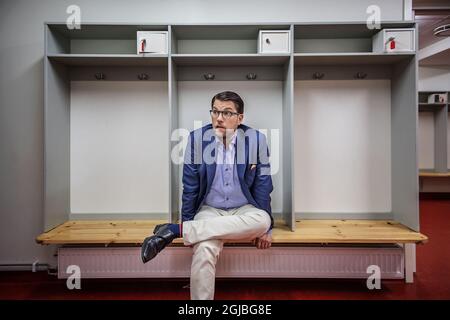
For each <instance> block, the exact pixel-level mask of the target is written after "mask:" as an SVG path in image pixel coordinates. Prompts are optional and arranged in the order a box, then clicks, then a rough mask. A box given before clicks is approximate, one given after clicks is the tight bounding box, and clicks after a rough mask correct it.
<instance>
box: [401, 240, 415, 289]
mask: <svg viewBox="0 0 450 320" xmlns="http://www.w3.org/2000/svg"><path fill="white" fill-rule="evenodd" d="M404 250H405V282H406V283H413V282H414V272H415V271H416V245H415V244H414V243H405V244H404Z"/></svg>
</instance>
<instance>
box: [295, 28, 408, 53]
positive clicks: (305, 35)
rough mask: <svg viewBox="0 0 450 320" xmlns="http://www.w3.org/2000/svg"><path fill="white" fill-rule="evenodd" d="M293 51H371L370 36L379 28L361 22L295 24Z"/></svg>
mask: <svg viewBox="0 0 450 320" xmlns="http://www.w3.org/2000/svg"><path fill="white" fill-rule="evenodd" d="M411 26H413V24H404V23H402V24H398V23H382V24H381V25H380V28H381V29H385V28H402V27H403V28H407V27H411ZM294 30H295V36H294V53H298V54H308V53H314V54H323V53H342V52H345V53H351V52H353V53H372V52H373V50H372V37H373V36H374V35H375V34H376V33H377V32H379V31H380V29H379V28H373V29H371V28H369V27H368V26H367V25H366V24H361V23H333V24H326V23H317V24H314V23H312V24H298V25H295V29H294Z"/></svg>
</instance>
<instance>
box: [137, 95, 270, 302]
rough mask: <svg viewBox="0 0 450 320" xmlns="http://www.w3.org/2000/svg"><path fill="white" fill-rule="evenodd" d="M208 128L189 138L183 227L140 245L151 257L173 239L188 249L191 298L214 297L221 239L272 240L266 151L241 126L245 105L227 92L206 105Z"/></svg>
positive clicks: (159, 230) (166, 227)
mask: <svg viewBox="0 0 450 320" xmlns="http://www.w3.org/2000/svg"><path fill="white" fill-rule="evenodd" d="M210 113H211V122H212V123H211V124H208V125H206V126H204V127H202V128H200V129H197V130H194V131H192V132H191V133H190V135H189V142H188V145H187V148H186V153H185V158H184V159H185V160H184V165H183V197H182V223H181V224H172V223H166V224H160V225H157V226H156V227H155V230H154V231H153V233H154V235H152V236H150V237H148V238H146V239H145V240H144V242H143V244H142V251H141V255H142V261H143V262H144V263H146V262H148V261H149V260H151V259H153V258H154V257H155V256H156V255H157V254H158V253H159V252H160V251H161V250H162V249H164V248H165V247H166V246H167V245H168V244H170V243H171V242H172V241H173V240H174V239H175V238H178V237H183V241H184V244H185V245H187V246H193V258H192V265H191V281H190V289H191V299H193V300H206V299H213V298H214V285H215V272H216V262H217V259H218V257H219V254H220V252H221V251H222V248H223V243H224V241H227V240H229V241H250V240H252V241H253V243H254V244H255V245H256V247H257V248H259V249H266V248H269V247H270V245H271V242H272V235H271V231H272V228H273V218H272V212H271V205H270V202H271V198H270V193H271V192H272V190H273V186H272V178H271V175H270V164H269V150H268V147H267V142H266V137H265V136H264V135H263V134H262V133H260V132H259V131H257V130H255V129H252V128H250V127H248V126H246V125H243V124H241V122H242V120H243V118H244V114H243V113H244V102H243V101H242V99H241V97H240V96H239V95H238V94H236V93H234V92H231V91H225V92H221V93H218V94H216V95H215V96H214V97H213V98H212V101H211V110H210Z"/></svg>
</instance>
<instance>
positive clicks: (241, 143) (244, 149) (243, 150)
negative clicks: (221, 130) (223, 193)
mask: <svg viewBox="0 0 450 320" xmlns="http://www.w3.org/2000/svg"><path fill="white" fill-rule="evenodd" d="M237 130H238V131H237V139H236V145H235V148H236V150H235V157H234V160H235V161H236V164H237V172H238V177H239V180H240V181H241V183H242V181H244V174H245V168H246V166H247V159H248V157H247V155H248V145H247V143H246V141H245V133H244V130H243V129H240V128H238V129H237Z"/></svg>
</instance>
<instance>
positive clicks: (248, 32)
mask: <svg viewBox="0 0 450 320" xmlns="http://www.w3.org/2000/svg"><path fill="white" fill-rule="evenodd" d="M381 27H382V28H415V27H416V26H415V24H414V23H411V22H391V23H382V25H381ZM145 30H148V31H168V36H169V52H168V54H167V55H158V54H156V55H152V54H143V55H137V54H136V32H137V31H145ZM260 30H288V31H290V37H291V45H290V49H291V51H290V52H288V53H279V54H258V53H257V50H258V34H259V31H260ZM378 31H379V30H371V29H368V28H367V26H366V23H365V22H352V23H269V24H220V25H219V24H218V25H210V24H208V25H206V24H203V25H195V24H176V25H175V24H174V25H152V24H145V25H134V24H110V25H105V24H84V25H82V28H81V30H68V29H67V28H66V26H65V24H64V23H60V24H59V23H47V24H46V25H45V37H46V42H45V43H46V51H45V55H46V57H45V63H44V65H45V228H46V229H50V228H53V227H55V226H56V225H58V224H60V223H63V222H64V221H67V220H70V219H76V218H80V217H83V218H87V219H111V218H114V217H121V218H129V219H136V218H142V219H164V220H168V221H177V220H179V217H180V206H181V200H180V197H181V192H182V185H181V179H180V177H181V173H182V165H181V164H179V163H174V162H173V161H170V160H171V157H172V155H171V153H172V151H173V150H174V147H176V146H177V145H178V144H179V143H180V140H179V135H180V133H174V131H175V130H176V129H179V128H183V129H186V130H192V128H193V122H194V121H195V120H201V121H203V124H206V123H205V122H206V121H208V110H209V103H210V100H211V98H212V95H213V94H215V93H217V92H219V91H222V90H221V88H223V90H226V89H228V88H229V89H233V90H236V91H238V92H242V95H243V98H244V100H245V101H246V113H245V114H246V115H248V124H249V125H251V126H252V127H255V128H257V129H259V128H265V129H267V136H268V140H269V141H270V140H271V139H272V141H273V143H274V144H273V145H271V148H273V149H274V150H275V149H276V150H278V151H277V152H275V155H277V157H278V158H277V161H278V162H279V164H278V166H277V172H276V173H275V174H274V176H273V180H274V186H275V190H274V192H273V194H272V199H273V211H274V215H275V216H276V218H280V219H283V220H284V222H285V223H286V225H288V226H289V228H291V229H292V230H293V229H294V228H295V221H296V219H300V218H301V219H309V218H314V219H321V218H328V219H349V218H355V219H378V218H379V219H392V220H396V221H399V222H400V223H402V224H404V225H406V226H407V227H409V228H411V229H414V230H416V231H419V208H418V164H417V148H416V140H417V125H418V110H417V108H416V106H417V103H418V102H417V94H416V92H417V58H416V53H415V52H408V53H374V52H373V51H372V36H373V35H374V34H375V33H376V32H378ZM416 34H417V32H416ZM416 42H417V39H416ZM208 79H209V80H208ZM212 79H213V80H212ZM153 81H154V82H155V83H154V85H148V87H147V85H142V83H146V82H153ZM113 82H121V83H124V86H125V87H126V88H129V92H135V91H136V92H135V93H133V94H132V93H130V97H129V99H130V106H131V107H130V109H129V110H128V111H126V109H125V111H124V109H123V108H121V106H120V105H119V102H117V100H119V99H112V98H111V101H109V100H108V99H109V98H108V93H115V94H117V92H118V89H117V86H116V87H114V85H113V84H112V83H113ZM89 83H92V86H89ZM96 83H102V85H98V87H97V86H96V85H95V84H96ZM133 84H135V85H133ZM96 88H99V89H98V90H104V91H102V92H100V91H96V90H97V89H96ZM339 88H341V89H342V90H344V91H340V89H339ZM355 88H356V89H355ZM358 88H360V90H359V89H358ZM345 90H348V91H349V92H352V94H354V97H355V99H353V98H352V96H351V95H347V94H346V92H347V91H345ZM354 90H356V91H354ZM372 90H379V92H381V93H382V97H377V96H375V98H374V96H373V94H372V95H371V92H378V91H372ZM316 92H318V95H314V93H316ZM363 93H364V94H363ZM123 94H124V95H126V94H128V93H127V91H125V92H124V93H123ZM322 95H323V99H322V98H321V99H318V100H314V97H316V96H317V97H322ZM153 96H155V99H153V98H150V99H149V98H148V97H153ZM311 96H313V98H311ZM118 98H120V96H118ZM297 98H298V99H297ZM350 98H351V99H350ZM379 98H380V99H381V100H378V99H379ZM89 99H92V100H89ZM105 99H106V100H107V101H109V102H108V103H110V105H111V109H112V110H111V112H113V113H114V116H111V118H105V119H104V120H102V117H101V113H100V112H107V111H108V108H107V106H108V103H106V106H104V105H103V107H102V111H100V110H99V108H97V107H98V106H99V105H101V104H102V103H105ZM296 99H297V100H296ZM308 99H309V100H308ZM333 99H334V100H333ZM358 99H359V100H358ZM374 100H376V101H374ZM86 101H97V102H98V105H96V104H95V103H94V102H93V104H92V105H90V106H89V107H88V108H86V106H85V105H84V104H83V103H85V102H86ZM147 101H148V107H149V108H150V110H149V109H148V108H145V106H146V103H147ZM299 101H301V102H302V103H299ZM305 101H306V102H305ZM326 101H336V102H335V105H334V108H330V107H329V106H328V104H327V103H326ZM352 101H353V102H352ZM354 101H360V103H361V108H358V105H356V104H355V103H354ZM377 101H378V102H377ZM380 101H381V102H380ZM366 102H367V103H366ZM155 103H158V104H157V105H155ZM352 103H353V104H354V105H351V104H352ZM377 103H378V104H377ZM142 104H144V108H142V109H141V108H140V106H142ZM160 104H163V105H160ZM372 104H373V105H372ZM346 105H351V106H349V108H350V107H351V108H353V109H345V108H346ZM316 106H317V108H316ZM378 106H380V110H372V109H374V108H375V109H376V108H377V107H378ZM247 107H248V109H247ZM74 109H76V110H74ZM339 109H342V112H346V116H345V117H343V118H342V119H340V117H339V112H338V111H339ZM344 109H345V110H344ZM352 110H354V111H355V112H354V114H355V117H353V116H352ZM89 112H93V113H92V117H91V114H90V113H89ZM133 112H141V113H140V114H139V115H140V116H138V117H133ZM365 112H368V115H369V116H365V115H364V113H365ZM371 112H376V113H375V114H372V113H371ZM377 112H379V113H377ZM327 114H328V115H329V116H327ZM71 115H72V116H71ZM371 115H375V117H371ZM121 117H123V118H122V119H123V121H132V123H136V126H135V128H137V129H136V130H140V131H139V132H136V133H133V132H130V131H133V130H132V129H130V128H131V127H133V126H131V127H126V126H125V127H123V128H122V127H120V126H118V127H117V128H115V127H113V125H117V124H120V121H119V120H120V119H121ZM146 117H148V118H146ZM142 118H144V119H148V120H147V121H148V127H147V126H146V123H147V122H146V121H143V120H142ZM92 119H97V120H95V121H96V122H94V123H91V122H90V121H91V120H92ZM305 119H315V120H317V122H314V124H316V125H315V126H314V127H311V128H310V129H311V130H310V131H308V126H301V128H299V124H301V123H302V121H305ZM361 119H365V120H364V121H365V122H364V125H363V124H361V123H355V122H357V121H360V120H361ZM246 120H247V119H246ZM133 121H134V122H133ZM152 121H153V122H152ZM340 121H342V122H340ZM308 123H309V122H308ZM320 123H323V124H327V126H328V127H325V126H324V127H323V128H322V131H320V130H319V126H320ZM87 124H89V125H88V126H87V127H85V125H87ZM349 124H350V125H351V124H355V131H351V130H349V131H346V132H348V133H349V136H348V138H349V139H348V140H346V138H345V137H343V136H342V137H332V136H330V135H328V136H327V135H326V133H327V130H329V131H328V132H334V131H333V130H338V128H339V126H343V127H347V128H348V125H349ZM71 126H72V128H71ZM379 126H380V127H381V128H386V130H384V131H382V130H379V131H377V128H378V127H379ZM83 128H89V130H91V131H92V132H93V133H94V134H96V135H97V137H96V138H95V139H93V140H92V141H93V143H94V142H95V143H96V145H97V146H98V145H102V148H104V149H101V150H100V151H99V150H98V148H95V147H94V146H93V145H90V146H87V142H89V141H90V139H89V138H88V137H89V133H88V132H86V131H83ZM133 128H134V127H133ZM155 128H156V129H155ZM117 130H119V131H117ZM151 130H156V131H151ZM111 132H113V133H115V134H118V136H122V135H123V136H125V137H128V139H129V140H127V141H122V142H121V143H123V145H125V146H129V148H130V149H129V150H130V152H131V156H130V154H128V156H127V157H126V156H124V158H123V159H122V158H120V157H119V156H118V155H120V152H118V151H117V146H115V145H113V144H112V142H111V141H109V140H108V137H107V136H105V135H107V134H108V133H111ZM117 132H118V133H117ZM148 132H152V133H153V134H154V135H153V136H150V137H149V136H147V134H148ZM321 132H323V133H324V134H325V135H321ZM308 133H310V135H308ZM360 134H362V135H363V136H367V139H369V140H367V141H369V142H370V141H374V143H376V146H374V150H375V151H373V152H375V154H374V153H370V152H371V151H370V149H371V145H370V143H369V144H365V145H363V144H361V145H359V146H358V148H359V149H358V155H357V156H356V153H355V154H353V153H352V152H353V151H352V150H355V149H353V147H352V145H351V144H352V143H353V142H352V143H350V142H351V141H356V140H354V139H355V137H358V136H359V135H360ZM278 138H279V139H278ZM330 138H332V140H329V142H330V143H331V142H333V143H332V144H333V145H330V146H329V147H330V148H331V147H333V148H337V149H333V150H340V149H339V146H340V144H341V143H342V146H341V147H342V148H343V149H341V150H342V154H345V157H344V158H339V155H340V153H339V152H336V153H334V154H330V156H329V157H328V158H323V157H322V158H320V154H321V153H320V152H321V151H320V152H319V151H317V150H316V149H314V146H315V145H316V143H317V146H321V147H323V148H324V149H325V150H326V148H327V141H328V139H330ZM151 139H160V140H163V141H164V144H163V145H161V146H160V145H159V144H157V143H156V142H154V141H153V142H154V143H153V142H149V144H147V140H151ZM277 139H278V140H277ZM334 139H336V140H334ZM340 139H341V140H340ZM277 141H279V142H280V143H279V144H277ZM358 141H359V140H358ZM269 143H270V142H269ZM71 144H72V146H71ZM74 145H75V146H74ZM299 146H302V148H303V147H304V148H305V149H303V150H307V151H308V152H307V153H302V150H299V149H298V148H299ZM364 146H365V147H364ZM75 147H76V148H80V149H73V148H75ZM71 148H72V149H71ZM89 148H91V149H89ZM156 148H160V149H156ZM364 148H366V149H364ZM71 150H72V152H71ZM74 150H83V154H84V156H79V155H78V156H77V154H74ZM102 150H103V151H102ZM127 150H128V149H127ZM274 150H271V151H274ZM364 150H366V151H364ZM90 151H92V152H90ZM134 152H135V155H136V156H135V157H133V156H132V155H133V153H134ZM272 154H274V153H273V152H272ZM150 155H152V157H149V156H150ZM308 155H312V157H317V158H313V159H319V161H318V162H316V163H317V167H316V168H315V169H314V170H316V169H317V170H318V171H317V172H320V171H321V168H326V167H327V166H328V167H331V168H334V172H332V171H330V174H320V175H318V176H317V179H322V181H318V180H315V179H316V178H315V177H309V178H308V179H300V178H302V177H304V175H305V174H306V171H308V170H309V169H310V168H308V167H301V165H299V164H302V163H305V161H306V160H305V157H307V156H308ZM373 156H375V157H380V158H381V159H382V161H379V162H378V164H377V162H376V161H373V159H372V160H370V159H369V158H371V157H373ZM117 157H119V158H120V159H118V158H117ZM136 157H142V159H147V157H149V158H148V159H153V160H150V163H148V167H149V168H159V170H155V172H154V173H152V175H149V176H145V175H140V173H142V172H144V171H146V170H147V167H146V166H145V164H142V162H139V161H138V160H139V159H137V160H136ZM112 158H114V159H116V160H114V161H113V159H112ZM105 159H106V160H108V161H109V160H111V163H109V162H107V163H105V162H101V161H105ZM361 159H366V160H364V161H366V162H367V163H368V165H367V166H362V167H361ZM136 161H137V162H136ZM371 161H372V162H371ZM136 163H137V165H135V164H136ZM86 164H92V165H93V166H96V167H95V168H103V167H107V166H108V165H111V166H110V167H108V168H109V170H110V171H107V169H108V168H106V169H105V172H106V173H105V175H104V176H100V177H99V178H98V179H92V185H91V187H92V186H95V188H97V189H98V191H99V192H100V194H103V195H104V199H103V200H102V201H104V205H102V206H99V207H95V208H94V206H93V204H95V201H100V200H98V199H92V193H93V191H92V190H95V189H89V186H84V187H83V185H76V184H75V183H74V178H75V177H82V176H83V175H84V174H88V173H89V172H86V171H83V170H84V169H85V168H86ZM141 165H142V167H141ZM122 166H123V167H124V168H126V169H125V170H127V171H126V172H129V173H130V174H129V175H128V176H127V178H126V179H129V180H126V181H127V182H126V183H129V186H131V187H129V188H127V184H124V185H122V186H120V185H116V184H117V183H115V182H117V181H120V175H119V174H118V173H117V170H118V169H117V168H122ZM352 168H353V169H354V172H357V173H351V171H352ZM361 168H366V169H367V168H369V169H370V170H372V174H373V173H374V172H375V176H377V175H379V176H380V177H381V178H380V179H381V180H382V181H381V180H380V181H376V182H373V180H374V178H373V176H371V175H370V174H369V173H367V175H366V173H365V171H364V170H363V169H361ZM128 170H129V171H128ZM149 170H150V169H149ZM314 170H312V171H311V172H315V171H314ZM327 170H328V168H327ZM377 170H378V171H379V172H377ZM97 171H98V170H97ZM112 172H113V173H114V175H112ZM323 172H328V171H322V173H323ZM345 172H348V173H350V174H349V175H347V176H346V177H345V179H343V173H345ZM130 175H132V176H135V180H130V179H131V178H129V176H130ZM299 177H300V178H299ZM375 178H376V177H375ZM343 180H345V181H343ZM375 180H376V179H375ZM77 181H78V180H77ZM339 181H341V182H342V184H340V183H339ZM310 182H317V183H319V187H318V188H316V189H314V190H313V191H311V195H312V196H313V197H314V199H325V198H326V197H328V196H330V195H331V196H332V195H333V193H334V191H336V193H335V194H344V195H345V197H346V200H345V201H341V199H339V197H336V199H334V200H333V201H335V202H333V201H331V202H328V203H323V204H321V203H318V202H317V201H316V200H314V201H316V202H314V203H313V202H311V203H308V204H307V205H306V204H305V200H304V198H303V197H304V194H305V193H304V191H305V190H307V189H308V188H309V187H310V184H309V183H310ZM325 185H326V189H324V188H325V187H323V186H325ZM360 185H367V188H365V189H364V188H360V187H357V186H360ZM138 186H141V187H140V188H139V189H137V187H138ZM142 186H144V187H143V188H147V189H146V190H145V191H144V193H142V194H141V192H142ZM130 188H131V190H133V191H135V192H134V193H135V194H129V195H128V194H126V192H125V191H123V192H124V193H123V196H122V195H120V192H121V191H120V190H129V189H130ZM133 188H136V189H135V190H134V189H133ZM371 188H374V189H373V190H372V189H371ZM355 189H359V190H356V193H355V194H354V195H353V198H352V193H353V192H355ZM324 190H326V191H324ZM338 191H339V192H341V193H337V192H338ZM102 192H103V193H102ZM145 192H148V194H153V195H154V196H153V197H154V199H153V198H152V196H149V198H145ZM118 195H119V196H118ZM371 195H373V198H371ZM133 197H138V198H137V200H136V199H135V198H133ZM366 197H367V198H366ZM108 199H110V200H108ZM150 200H151V201H150ZM108 201H109V202H108ZM321 201H322V200H321ZM108 203H117V208H119V209H117V210H113V209H115V208H112V209H109V207H108V206H107V204H108ZM334 204H339V205H338V206H337V207H336V208H338V209H336V210H327V209H326V208H327V205H330V206H332V205H334ZM74 208H77V211H76V212H75V211H74ZM89 208H93V209H92V210H91V211H89ZM347 208H348V210H347ZM94 209H95V210H94Z"/></svg>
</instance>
